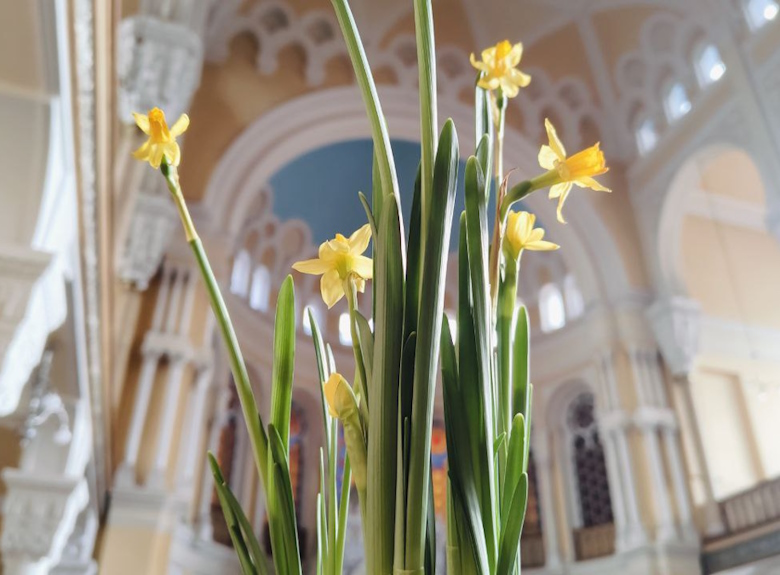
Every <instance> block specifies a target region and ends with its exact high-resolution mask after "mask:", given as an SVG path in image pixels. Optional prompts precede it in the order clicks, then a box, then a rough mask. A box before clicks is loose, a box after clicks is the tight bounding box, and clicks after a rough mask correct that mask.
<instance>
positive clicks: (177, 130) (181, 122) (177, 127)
mask: <svg viewBox="0 0 780 575" xmlns="http://www.w3.org/2000/svg"><path fill="white" fill-rule="evenodd" d="M189 125H190V117H189V116H188V115H187V114H182V115H181V116H179V119H178V120H176V123H175V124H174V125H173V126H171V129H170V133H171V136H173V137H174V138H175V137H176V136H181V135H182V134H183V133H184V132H185V130H186V129H187V128H188V127H189Z"/></svg>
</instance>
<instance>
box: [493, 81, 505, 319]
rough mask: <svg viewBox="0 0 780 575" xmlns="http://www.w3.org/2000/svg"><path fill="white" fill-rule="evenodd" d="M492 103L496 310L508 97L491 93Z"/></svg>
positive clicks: (502, 234)
mask: <svg viewBox="0 0 780 575" xmlns="http://www.w3.org/2000/svg"><path fill="white" fill-rule="evenodd" d="M490 103H491V106H492V107H493V122H494V132H495V142H494V147H493V150H494V153H493V161H494V165H495V168H494V169H495V172H496V182H497V193H496V218H495V222H494V224H493V242H492V245H491V250H490V303H491V309H492V310H493V311H494V312H495V309H496V304H497V300H498V283H499V268H500V267H501V255H502V250H501V248H502V244H503V242H504V226H505V221H506V220H505V219H504V218H503V217H502V216H501V210H500V207H501V204H502V202H503V201H504V195H505V193H506V188H505V187H504V185H503V184H504V126H505V124H506V105H507V99H506V98H504V96H503V94H501V93H500V92H499V93H498V94H495V95H493V94H492V93H491V97H490Z"/></svg>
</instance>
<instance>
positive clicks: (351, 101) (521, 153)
mask: <svg viewBox="0 0 780 575" xmlns="http://www.w3.org/2000/svg"><path fill="white" fill-rule="evenodd" d="M380 92H381V94H380V95H381V97H382V101H383V103H384V113H385V116H386V119H387V123H388V127H389V130H390V133H391V137H393V138H400V139H406V140H411V141H418V140H419V124H418V115H419V108H418V99H417V94H416V92H413V91H410V90H408V89H407V88H399V87H390V86H382V87H380ZM439 106H440V113H441V114H440V115H441V116H442V117H446V116H450V117H452V118H453V119H454V120H455V123H456V126H459V127H460V129H459V132H458V135H459V138H460V147H461V156H462V157H463V156H467V155H468V154H470V153H471V152H472V151H473V150H474V148H475V144H474V136H473V128H472V126H473V112H472V110H471V109H470V108H469V107H468V106H466V105H464V104H463V103H461V102H459V101H457V100H455V99H453V98H447V97H443V98H441V99H440V101H439ZM370 135H371V132H370V126H369V123H368V119H367V118H366V115H365V108H364V105H363V102H362V100H361V98H360V94H359V92H358V90H357V88H356V87H354V86H349V87H340V88H333V89H328V90H322V91H318V92H315V93H312V94H308V95H305V96H302V97H300V98H297V99H294V100H292V101H290V102H287V103H285V104H283V105H281V106H279V107H277V108H275V109H274V110H272V111H271V112H269V113H267V114H265V115H263V116H262V117H260V118H259V119H257V120H256V121H255V122H254V123H253V124H252V125H250V126H249V127H248V128H247V129H246V130H245V131H244V132H243V133H242V134H241V135H240V136H239V137H238V138H237V139H236V140H235V141H234V143H233V144H232V145H231V146H230V148H229V149H228V150H227V152H226V153H225V154H224V156H223V158H222V160H221V161H220V162H219V164H218V165H217V167H216V169H215V170H214V172H213V174H212V177H211V179H210V181H209V184H208V186H207V189H206V194H205V198H204V200H203V202H202V206H201V207H200V209H199V212H200V213H201V214H203V215H204V216H205V217H208V218H209V221H208V225H209V227H210V229H212V230H225V232H224V233H225V234H226V235H227V238H226V239H227V241H228V242H229V244H231V245H232V243H234V242H235V234H236V233H237V230H239V229H241V225H242V224H243V223H244V222H243V218H244V217H245V214H246V213H247V210H248V208H249V207H250V206H251V204H252V201H253V199H254V197H255V195H256V194H257V193H259V191H260V190H261V189H263V188H264V187H265V186H266V185H267V182H268V181H269V179H270V178H271V177H272V176H273V175H274V174H275V173H276V171H277V170H279V169H280V168H281V167H283V166H284V165H286V164H287V163H288V162H290V161H292V160H293V159H294V158H296V157H298V156H300V155H302V154H305V153H306V152H308V151H312V150H315V149H317V148H320V147H323V146H326V145H328V144H333V143H338V142H344V141H349V140H354V139H358V138H368V137H370ZM505 149H506V150H507V151H508V156H507V158H506V159H505V165H506V166H512V167H517V169H518V176H516V177H517V179H518V180H519V179H520V178H522V177H524V176H525V177H530V176H533V175H536V174H537V173H538V172H539V171H540V168H539V167H538V166H537V165H536V156H537V152H538V150H537V148H536V146H535V145H532V144H531V143H529V142H528V141H527V140H526V139H525V138H524V137H523V136H522V135H520V134H519V133H518V132H516V131H514V130H511V129H510V130H507V135H506V145H505ZM527 204H528V205H529V206H530V207H531V209H533V210H534V211H535V212H536V213H537V214H539V216H540V218H541V219H542V220H543V221H547V222H553V221H555V205H554V203H552V202H550V201H548V200H547V199H545V198H544V197H543V195H542V194H535V195H533V196H531V197H530V198H528V200H527ZM567 213H568V217H569V220H570V222H571V223H570V224H569V225H568V226H556V228H555V232H554V237H555V239H556V241H557V242H558V243H560V244H562V245H564V246H565V248H566V249H565V250H562V254H563V257H564V259H565V260H566V264H567V267H568V268H569V269H570V270H572V272H573V273H574V274H575V275H576V276H577V279H578V281H579V284H580V286H581V289H582V291H583V294H584V296H585V299H586V301H588V302H593V301H598V300H605V299H606V300H615V299H618V298H619V297H621V296H622V295H625V294H626V293H627V292H629V291H630V287H629V283H628V278H627V274H626V271H625V268H624V264H623V261H622V259H621V256H620V254H619V251H618V249H617V246H616V245H615V242H614V241H613V239H612V237H611V236H610V234H609V232H608V231H607V229H606V227H605V226H604V225H603V223H602V222H601V220H600V218H599V216H598V214H597V213H596V211H595V210H594V208H593V207H592V205H591V204H590V202H589V201H588V199H587V198H585V197H584V196H583V194H580V193H575V194H572V196H571V198H570V200H569V203H568V210H567Z"/></svg>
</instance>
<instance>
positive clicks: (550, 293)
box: [539, 283, 566, 333]
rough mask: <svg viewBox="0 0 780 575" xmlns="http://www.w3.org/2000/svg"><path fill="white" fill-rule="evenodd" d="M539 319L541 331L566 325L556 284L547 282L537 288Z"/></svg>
mask: <svg viewBox="0 0 780 575" xmlns="http://www.w3.org/2000/svg"><path fill="white" fill-rule="evenodd" d="M539 319H540V321H541V325H542V331H543V332H545V333H549V332H551V331H555V330H556V329H560V328H562V327H563V326H564V325H566V309H565V308H564V305H563V296H562V295H561V290H560V289H559V288H558V286H557V285H555V284H552V283H549V284H546V285H543V286H542V289H540V290H539Z"/></svg>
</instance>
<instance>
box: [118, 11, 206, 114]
mask: <svg viewBox="0 0 780 575" xmlns="http://www.w3.org/2000/svg"><path fill="white" fill-rule="evenodd" d="M117 43H118V45H119V50H118V51H117V54H118V61H117V69H118V76H119V94H118V96H119V97H118V107H119V115H120V119H121V120H123V121H124V122H127V123H131V122H133V115H132V114H133V112H135V111H139V110H148V109H150V108H152V107H154V106H158V107H160V108H162V109H163V111H165V113H166V114H167V115H168V116H169V117H170V118H171V120H172V121H173V120H175V119H176V118H178V117H179V115H180V114H183V113H184V112H186V111H187V110H188V109H189V107H190V102H191V100H192V96H193V94H194V93H195V90H196V89H197V88H198V85H199V84H200V75H201V69H202V68H203V40H202V39H201V37H200V35H199V34H198V33H197V32H196V31H194V30H192V29H191V28H189V27H188V26H186V25H184V24H180V23H178V22H171V21H165V20H162V19H160V18H156V17H154V16H146V15H139V16H132V17H130V18H125V19H124V20H122V22H121V23H120V24H119V30H118V39H117ZM147 62H154V66H151V67H150V66H147V65H146V63H147Z"/></svg>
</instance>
